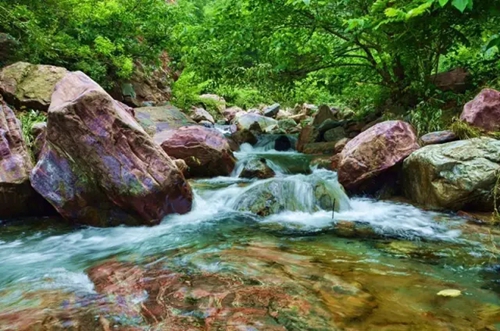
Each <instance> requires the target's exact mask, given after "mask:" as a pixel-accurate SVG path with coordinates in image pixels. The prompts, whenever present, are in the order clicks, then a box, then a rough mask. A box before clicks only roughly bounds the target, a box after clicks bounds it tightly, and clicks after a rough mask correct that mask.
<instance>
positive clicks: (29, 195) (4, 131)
mask: <svg viewBox="0 0 500 331" xmlns="http://www.w3.org/2000/svg"><path fill="white" fill-rule="evenodd" d="M32 168H33V163H32V161H31V157H30V154H29V152H28V148H27V147H26V144H25V143H24V139H23V136H22V133H21V127H20V124H19V121H18V120H17V118H16V116H15V115H14V112H13V111H12V109H10V108H9V107H8V106H7V104H6V103H5V102H4V101H3V99H2V98H1V97H0V218H12V217H18V216H39V215H43V214H45V211H47V213H50V212H49V210H50V206H48V204H47V203H46V202H45V201H43V199H42V198H41V197H40V196H39V195H38V194H37V193H36V192H35V191H34V190H33V188H32V187H31V185H30V182H29V174H30V171H31V169H32Z"/></svg>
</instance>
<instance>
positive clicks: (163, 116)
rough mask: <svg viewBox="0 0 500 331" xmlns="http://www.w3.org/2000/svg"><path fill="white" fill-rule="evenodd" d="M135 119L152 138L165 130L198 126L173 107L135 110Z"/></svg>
mask: <svg viewBox="0 0 500 331" xmlns="http://www.w3.org/2000/svg"><path fill="white" fill-rule="evenodd" d="M135 117H136V118H137V120H138V121H139V124H140V125H141V126H142V127H143V128H144V130H146V132H147V133H148V134H149V135H151V136H154V135H155V134H157V133H159V132H162V131H165V130H173V129H178V128H180V127H183V126H189V125H196V122H195V121H193V120H192V119H191V118H189V117H188V116H187V115H186V114H184V113H183V112H181V111H180V110H179V109H178V108H177V107H175V106H172V105H166V106H161V107H141V108H135Z"/></svg>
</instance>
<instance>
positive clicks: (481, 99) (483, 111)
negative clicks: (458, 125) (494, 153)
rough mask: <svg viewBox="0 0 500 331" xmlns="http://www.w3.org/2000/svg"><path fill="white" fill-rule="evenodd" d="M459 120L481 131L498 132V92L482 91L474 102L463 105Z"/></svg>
mask: <svg viewBox="0 0 500 331" xmlns="http://www.w3.org/2000/svg"><path fill="white" fill-rule="evenodd" d="M460 119H461V120H462V121H466V122H467V123H469V124H471V125H473V126H475V127H478V128H480V129H483V130H487V131H497V130H499V129H500V92H498V91H496V90H493V89H484V90H482V91H481V93H479V94H478V95H477V96H476V97H475V98H474V100H472V101H470V102H468V103H467V104H466V105H465V107H464V110H463V112H462V115H461V116H460Z"/></svg>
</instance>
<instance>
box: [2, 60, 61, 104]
mask: <svg viewBox="0 0 500 331" xmlns="http://www.w3.org/2000/svg"><path fill="white" fill-rule="evenodd" d="M67 73H68V71H67V70H66V69H65V68H61V67H55V66H50V65H34V64H31V63H27V62H17V63H14V64H12V65H10V66H7V67H5V68H3V69H2V70H1V71H0V94H1V95H3V96H4V98H5V100H6V101H7V102H8V103H10V104H12V105H14V106H15V107H17V108H22V107H26V108H30V109H35V110H40V111H47V110H48V109H49V105H50V97H51V95H52V92H53V90H54V86H55V85H56V83H57V82H58V81H59V80H60V79H61V78H62V77H64V75H66V74H67Z"/></svg>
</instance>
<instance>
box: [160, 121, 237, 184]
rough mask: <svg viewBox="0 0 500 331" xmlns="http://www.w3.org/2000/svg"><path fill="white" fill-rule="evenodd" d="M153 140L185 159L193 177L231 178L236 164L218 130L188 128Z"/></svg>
mask: <svg viewBox="0 0 500 331" xmlns="http://www.w3.org/2000/svg"><path fill="white" fill-rule="evenodd" d="M154 139H155V141H156V142H157V143H158V144H160V145H161V147H162V148H163V150H164V151H165V152H166V153H167V154H168V155H170V156H171V157H174V158H176V159H182V160H184V161H185V162H186V164H187V165H188V167H189V174H190V175H191V176H192V177H212V176H228V175H229V174H231V172H232V171H233V169H234V166H235V164H236V160H235V158H234V156H233V153H232V152H231V148H230V146H229V143H228V141H227V139H226V138H225V137H224V135H223V134H222V133H220V132H219V131H217V130H216V129H209V128H205V127H202V126H189V127H183V128H180V129H177V130H169V131H163V132H161V133H159V134H157V135H155V136H154Z"/></svg>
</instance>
